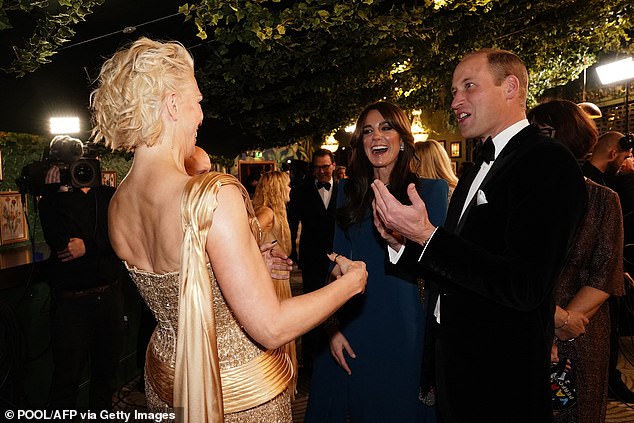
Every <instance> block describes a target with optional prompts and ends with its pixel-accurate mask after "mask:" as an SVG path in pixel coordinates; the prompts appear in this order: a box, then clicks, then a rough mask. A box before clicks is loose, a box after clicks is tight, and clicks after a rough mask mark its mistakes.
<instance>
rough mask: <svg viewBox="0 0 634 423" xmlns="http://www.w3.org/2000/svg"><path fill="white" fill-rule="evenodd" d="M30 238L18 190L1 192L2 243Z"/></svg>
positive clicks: (0, 227)
mask: <svg viewBox="0 0 634 423" xmlns="http://www.w3.org/2000/svg"><path fill="white" fill-rule="evenodd" d="M28 239H29V233H28V230H27V226H26V216H25V213H24V211H23V209H22V198H21V196H20V193H19V192H17V191H4V192H0V245H7V244H13V243H16V242H22V241H26V240H28Z"/></svg>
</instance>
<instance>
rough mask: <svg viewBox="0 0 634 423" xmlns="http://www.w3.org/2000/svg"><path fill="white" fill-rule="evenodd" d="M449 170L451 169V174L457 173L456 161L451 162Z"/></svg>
mask: <svg viewBox="0 0 634 423" xmlns="http://www.w3.org/2000/svg"><path fill="white" fill-rule="evenodd" d="M451 170H453V174H454V175H457V174H458V168H457V166H456V162H454V161H452V162H451Z"/></svg>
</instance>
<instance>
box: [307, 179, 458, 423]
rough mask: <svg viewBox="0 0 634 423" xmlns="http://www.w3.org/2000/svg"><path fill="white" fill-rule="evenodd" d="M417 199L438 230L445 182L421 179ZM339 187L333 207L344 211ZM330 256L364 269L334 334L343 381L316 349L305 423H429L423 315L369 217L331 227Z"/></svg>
mask: <svg viewBox="0 0 634 423" xmlns="http://www.w3.org/2000/svg"><path fill="white" fill-rule="evenodd" d="M421 182H422V183H421V187H420V189H419V195H420V196H421V198H422V199H423V200H424V201H425V204H426V206H427V212H428V214H429V219H430V221H431V222H432V223H433V224H434V225H442V224H443V223H444V220H445V215H446V212H447V193H448V186H447V183H446V182H445V181H444V180H436V179H421ZM343 186H344V184H343V183H341V184H339V190H340V191H339V193H338V196H337V207H341V206H342V205H343V203H344V200H345V199H344V196H345V193H344V191H343ZM333 251H334V252H336V253H340V254H344V255H346V256H348V257H349V258H351V259H352V260H362V261H364V262H365V263H366V268H367V271H368V283H367V286H366V290H365V293H364V294H363V295H360V296H358V297H355V298H353V299H352V300H350V301H348V303H347V304H346V305H344V306H343V307H342V308H341V309H340V310H339V311H338V312H337V314H336V316H337V319H338V321H339V330H340V331H341V332H342V333H343V335H344V336H345V337H346V339H347V340H348V342H349V343H350V346H351V347H352V350H353V351H354V352H355V354H356V356H357V357H356V358H351V357H350V356H348V355H347V353H345V352H344V356H345V358H346V361H347V363H348V366H349V367H350V370H351V371H352V375H350V376H348V374H347V373H346V372H345V371H344V370H343V369H342V368H341V367H339V365H338V364H337V362H336V361H335V360H334V358H333V357H332V356H331V354H330V348H329V346H328V345H327V342H326V345H322V348H321V349H320V350H319V351H318V353H317V356H316V357H315V361H314V367H313V376H312V381H311V387H310V397H309V400H308V408H307V411H306V418H305V421H306V422H319V423H323V422H345V421H347V420H346V416H348V417H350V418H351V419H352V420H351V421H352V422H388V421H398V422H417V423H420V422H435V421H436V419H435V414H436V413H435V409H434V408H430V407H427V406H426V405H424V404H423V403H422V402H421V401H420V400H419V398H418V397H419V382H420V375H421V366H422V355H423V343H424V339H425V320H426V319H425V311H424V305H423V304H422V303H421V300H420V295H419V292H418V285H417V282H416V277H415V275H413V274H404V273H403V272H401V271H399V270H398V268H396V266H393V265H391V264H390V263H389V258H388V257H387V247H386V243H385V241H384V240H383V239H382V238H381V236H380V235H379V234H378V232H377V231H376V229H375V228H374V223H373V221H372V210H371V209H370V210H368V213H367V215H366V217H365V218H364V219H363V221H361V222H358V223H356V224H354V225H352V226H351V227H350V228H348V229H347V230H343V229H342V228H341V227H340V226H339V225H337V226H336V227H335V239H334V248H333Z"/></svg>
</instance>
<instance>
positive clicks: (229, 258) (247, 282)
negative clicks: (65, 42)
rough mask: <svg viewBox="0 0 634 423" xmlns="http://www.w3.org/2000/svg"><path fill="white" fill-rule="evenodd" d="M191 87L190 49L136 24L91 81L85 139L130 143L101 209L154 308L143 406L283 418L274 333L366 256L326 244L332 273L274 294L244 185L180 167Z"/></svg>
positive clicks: (190, 134)
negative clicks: (303, 287)
mask: <svg viewBox="0 0 634 423" xmlns="http://www.w3.org/2000/svg"><path fill="white" fill-rule="evenodd" d="M201 101H202V95H201V93H200V91H199V89H198V85H197V83H196V78H195V76H194V67H193V60H192V57H191V55H190V54H189V53H188V52H187V50H186V49H185V48H184V47H183V46H182V45H181V44H180V43H177V42H166V43H162V42H156V41H152V40H149V39H147V38H140V39H139V40H137V41H136V42H134V43H133V44H132V45H131V46H130V47H129V48H126V49H123V50H120V51H119V52H117V53H115V54H114V56H112V57H111V58H110V59H108V60H107V61H106V62H105V63H104V65H103V67H102V69H101V73H100V76H99V81H98V87H97V88H96V89H95V91H93V93H92V95H91V108H92V110H93V115H94V120H95V128H94V129H93V134H94V137H95V140H96V141H102V140H104V141H105V143H106V145H108V146H110V147H112V148H114V149H120V150H126V151H133V152H134V160H133V163H132V166H131V168H130V171H129V173H128V175H127V176H126V177H125V179H124V180H123V181H122V182H121V184H120V185H119V187H118V189H117V192H116V194H115V195H114V197H113V199H112V201H111V203H110V210H109V216H108V219H109V227H110V238H111V242H112V246H113V247H114V249H115V252H116V253H117V254H118V256H119V257H120V258H121V259H123V260H124V261H125V263H126V266H127V267H128V270H129V273H130V276H131V277H132V279H133V280H134V282H135V283H136V285H137V287H138V289H139V291H140V292H141V295H142V296H143V298H144V300H145V301H146V302H147V304H148V305H149V307H150V309H151V310H152V311H153V313H154V315H155V316H156V319H157V321H158V325H157V329H156V330H155V332H154V334H153V336H152V339H151V341H150V344H149V346H148V349H147V354H146V357H147V360H146V394H147V401H148V406H149V409H150V410H151V411H152V412H155V413H156V412H161V411H165V412H175V413H176V419H177V420H179V421H184V422H191V423H203V422H220V421H266V422H273V421H286V422H289V421H291V419H292V415H291V408H290V399H289V393H288V385H289V383H290V381H291V380H292V378H293V369H292V366H291V363H290V359H289V358H288V356H287V355H286V354H285V352H284V348H283V346H284V345H285V344H286V343H288V342H290V341H291V340H293V339H295V338H296V337H297V336H298V335H300V334H302V333H304V332H306V331H308V330H310V329H311V328H313V327H314V326H316V325H317V324H319V323H320V322H322V321H323V320H325V319H326V318H327V317H328V316H329V315H331V314H332V313H333V312H334V311H335V310H336V309H337V308H339V307H340V306H341V305H342V304H344V303H345V302H346V301H347V300H348V299H350V298H351V297H353V296H355V295H357V294H359V293H361V292H363V290H364V289H365V283H366V277H367V273H366V271H365V265H364V264H363V263H361V262H352V261H350V260H348V259H346V258H345V257H343V256H340V255H332V256H331V258H332V259H334V260H335V262H336V263H337V267H338V268H339V270H340V271H341V277H340V278H339V279H337V280H336V281H334V282H333V283H332V284H330V285H328V286H327V287H325V288H323V289H321V290H319V291H316V292H314V293H311V294H308V295H303V296H298V297H294V298H289V299H287V300H279V299H278V297H277V295H276V293H275V288H274V286H273V283H272V282H271V277H270V275H269V270H270V269H271V268H272V267H273V266H275V265H276V264H275V263H274V262H273V261H272V259H271V253H270V252H269V253H267V256H266V257H265V258H266V259H267V260H266V261H265V260H263V259H262V255H261V254H260V250H259V248H258V245H257V242H256V239H255V237H254V228H256V227H257V225H256V220H255V216H254V213H253V208H252V207H251V203H250V201H249V200H248V196H247V193H246V191H245V190H244V188H243V187H242V185H241V184H240V183H239V182H238V181H237V180H236V179H235V178H234V177H232V176H230V175H225V174H220V173H216V172H210V173H205V174H202V175H198V176H193V177H190V176H188V175H187V173H186V171H185V166H184V160H185V158H186V157H189V156H191V155H192V154H193V153H194V146H195V144H196V133H197V129H198V127H199V126H200V125H201V123H202V120H203V113H202V109H201V106H200V102H201ZM267 264H268V268H267ZM277 266H280V267H281V268H283V269H287V268H288V267H287V265H286V264H285V263H284V262H282V263H278V264H277ZM169 417H171V418H173V417H174V416H173V415H170V416H169ZM164 420H165V419H164Z"/></svg>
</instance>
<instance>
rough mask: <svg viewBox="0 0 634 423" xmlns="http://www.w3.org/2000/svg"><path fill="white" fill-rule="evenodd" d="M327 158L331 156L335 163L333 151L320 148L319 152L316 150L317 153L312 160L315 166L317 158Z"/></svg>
mask: <svg viewBox="0 0 634 423" xmlns="http://www.w3.org/2000/svg"><path fill="white" fill-rule="evenodd" d="M325 156H329V157H330V161H331V162H333V163H334V162H335V155H334V154H332V151H330V150H326V149H325V148H320V149H318V150H315V152H314V153H313V158H312V160H311V163H312V164H313V165H314V164H315V160H316V159H317V157H325Z"/></svg>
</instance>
